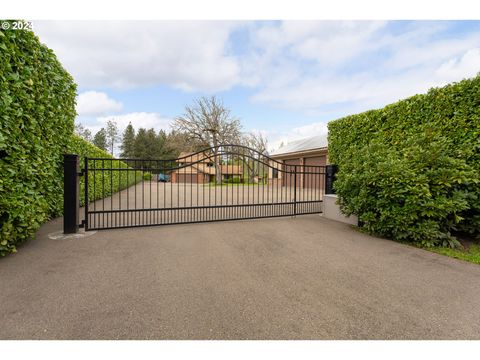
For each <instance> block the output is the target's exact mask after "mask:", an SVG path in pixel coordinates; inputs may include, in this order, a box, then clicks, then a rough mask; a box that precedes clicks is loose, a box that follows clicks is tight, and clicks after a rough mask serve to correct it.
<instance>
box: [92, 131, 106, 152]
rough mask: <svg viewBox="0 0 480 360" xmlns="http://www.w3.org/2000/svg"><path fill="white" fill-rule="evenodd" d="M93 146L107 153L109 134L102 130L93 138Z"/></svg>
mask: <svg viewBox="0 0 480 360" xmlns="http://www.w3.org/2000/svg"><path fill="white" fill-rule="evenodd" d="M93 145H95V146H96V147H98V148H100V149H102V150H105V151H107V132H106V131H105V129H104V128H101V129H100V131H98V132H97V133H96V134H95V136H94V137H93Z"/></svg>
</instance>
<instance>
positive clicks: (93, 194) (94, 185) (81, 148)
mask: <svg viewBox="0 0 480 360" xmlns="http://www.w3.org/2000/svg"><path fill="white" fill-rule="evenodd" d="M68 152H69V153H71V154H78V155H79V158H80V168H81V169H83V168H84V167H85V157H90V158H102V159H105V160H89V161H88V168H89V169H94V168H95V167H96V168H103V169H106V170H105V171H94V170H93V171H89V172H88V201H89V202H90V201H94V200H99V199H103V198H104V197H108V196H110V195H112V194H114V193H116V192H117V191H119V190H123V189H126V188H127V187H129V186H132V185H134V184H136V183H138V182H140V181H141V180H142V172H141V171H134V170H131V171H118V170H116V169H128V168H129V167H128V166H127V164H125V163H124V162H123V161H120V160H116V159H114V158H113V157H112V156H111V155H110V154H109V153H108V152H106V151H104V150H102V149H99V148H97V147H96V146H95V145H93V144H90V143H89V142H87V141H85V140H84V139H82V138H81V137H79V136H77V135H72V137H71V140H70V143H69V145H68ZM108 169H113V170H112V171H110V170H108ZM147 174H149V173H145V175H147ZM84 192H85V178H84V177H83V176H82V177H80V206H83V205H84V204H85V196H84Z"/></svg>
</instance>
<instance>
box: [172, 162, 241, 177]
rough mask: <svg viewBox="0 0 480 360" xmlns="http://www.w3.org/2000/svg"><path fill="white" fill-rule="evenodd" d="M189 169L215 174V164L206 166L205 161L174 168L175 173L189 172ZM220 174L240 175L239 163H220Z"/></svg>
mask: <svg viewBox="0 0 480 360" xmlns="http://www.w3.org/2000/svg"><path fill="white" fill-rule="evenodd" d="M191 169H194V170H195V171H198V172H202V173H204V174H210V175H215V166H207V165H206V164H205V163H197V164H193V165H189V166H185V167H182V168H180V169H176V170H174V172H176V173H180V174H182V173H190V172H191ZM220 170H221V172H222V174H225V175H242V174H243V168H242V166H240V165H220Z"/></svg>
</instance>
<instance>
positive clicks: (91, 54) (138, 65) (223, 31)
mask: <svg viewBox="0 0 480 360" xmlns="http://www.w3.org/2000/svg"><path fill="white" fill-rule="evenodd" d="M240 24H241V23H240V22H224V21H36V22H35V24H34V27H35V33H36V34H37V35H38V36H39V38H40V40H41V41H42V42H43V43H45V44H46V45H47V46H49V47H50V48H52V49H53V50H54V51H55V54H56V55H57V56H58V58H59V59H60V61H61V62H62V64H63V65H64V66H65V67H66V69H67V70H68V71H69V72H70V73H71V74H72V75H73V76H74V78H75V80H76V81H77V82H78V83H79V84H80V86H83V87H90V88H94V87H103V88H105V87H115V88H134V87H141V86H148V85H156V84H166V85H169V86H172V87H175V88H179V89H183V90H187V91H193V90H200V91H207V92H213V91H219V90H225V89H229V88H230V87H232V86H233V85H234V84H236V83H237V82H238V81H239V78H240V68H239V65H238V64H237V61H236V59H235V58H234V57H232V56H229V55H228V54H227V51H226V47H227V46H228V41H229V35H230V33H231V31H232V30H233V29H234V28H235V27H237V26H239V25H240Z"/></svg>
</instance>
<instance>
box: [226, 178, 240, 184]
mask: <svg viewBox="0 0 480 360" xmlns="http://www.w3.org/2000/svg"><path fill="white" fill-rule="evenodd" d="M241 182H242V179H241V178H240V176H232V177H230V178H228V179H226V180H224V181H223V183H224V184H240V183H241Z"/></svg>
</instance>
